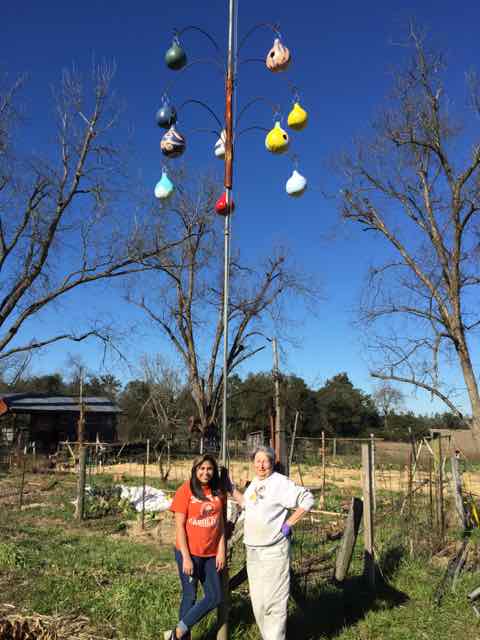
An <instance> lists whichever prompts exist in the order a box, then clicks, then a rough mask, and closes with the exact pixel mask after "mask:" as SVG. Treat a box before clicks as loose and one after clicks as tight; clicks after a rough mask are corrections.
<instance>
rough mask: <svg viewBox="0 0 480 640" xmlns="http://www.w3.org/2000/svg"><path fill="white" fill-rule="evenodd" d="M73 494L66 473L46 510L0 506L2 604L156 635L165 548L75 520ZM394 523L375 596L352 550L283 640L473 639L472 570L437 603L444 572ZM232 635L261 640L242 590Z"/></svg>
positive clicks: (111, 522)
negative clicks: (405, 544)
mask: <svg viewBox="0 0 480 640" xmlns="http://www.w3.org/2000/svg"><path fill="white" fill-rule="evenodd" d="M74 492H75V488H74V483H73V482H72V478H69V477H68V476H67V477H66V478H65V479H63V480H62V481H61V482H60V483H59V485H58V486H56V487H55V488H53V489H52V490H51V491H49V492H48V500H47V499H45V500H43V501H44V502H47V506H44V507H38V508H34V509H26V510H23V511H19V510H18V509H16V508H8V509H7V508H4V507H1V508H0V594H1V596H0V603H6V602H10V603H13V604H15V605H16V606H18V607H19V608H20V609H22V610H23V611H25V612H26V613H31V612H37V613H40V614H81V615H86V616H88V618H89V619H90V620H91V623H92V626H93V627H94V628H95V629H96V630H98V633H99V634H102V635H105V636H111V637H117V638H135V639H138V640H158V638H159V636H160V632H161V631H162V630H164V629H167V628H169V627H170V626H171V625H173V624H174V623H175V622H176V612H177V608H178V603H179V586H178V578H177V574H176V567H175V565H174V563H173V559H172V552H171V549H170V548H168V547H160V546H159V545H157V544H154V543H153V542H152V541H150V542H149V543H147V542H146V541H145V540H142V541H133V540H131V539H129V538H128V537H127V536H122V535H120V534H119V533H118V531H119V524H120V523H121V522H122V521H123V519H124V515H123V514H121V513H112V514H109V515H108V516H107V517H105V518H97V519H90V520H87V521H86V522H84V523H82V524H79V523H77V522H76V521H75V520H74V518H73V505H72V504H71V501H72V498H73V496H74ZM344 498H345V495H344V494H343V493H342V491H337V492H333V491H332V492H331V493H330V494H329V495H328V499H329V506H331V507H332V508H334V507H338V505H339V503H340V502H341V501H342V500H343V499H344ZM393 524H394V523H393V522H389V526H391V527H392V529H391V531H390V532H388V533H389V535H385V536H384V538H381V537H379V540H378V543H379V545H380V546H381V548H380V552H381V569H382V573H383V576H384V578H385V579H380V576H379V587H378V590H377V592H376V593H374V594H373V593H372V592H371V591H370V590H369V589H368V588H367V587H366V585H365V583H364V582H363V580H362V579H361V578H360V577H359V574H360V571H361V553H360V552H359V553H357V554H356V555H355V558H354V563H353V566H352V568H351V574H352V576H353V577H351V578H349V579H348V580H347V581H346V583H345V584H344V585H343V587H342V588H340V587H338V586H335V585H333V584H331V583H328V582H326V581H322V582H320V583H318V584H314V585H312V586H311V587H310V588H309V589H308V591H307V593H306V595H304V598H303V599H302V600H301V601H297V602H295V601H293V599H292V600H291V602H290V610H289V627H288V629H289V631H288V637H289V638H302V639H312V640H313V639H318V640H321V639H324V640H326V639H332V638H335V639H338V640H377V639H378V640H380V639H382V640H383V639H391V640H407V639H408V640H412V639H413V640H443V639H445V640H447V639H450V638H455V639H456V640H467V638H468V640H472V638H478V637H480V634H479V632H478V623H477V619H476V618H475V617H474V614H473V612H472V610H471V608H470V606H469V605H468V603H467V599H466V594H467V593H468V592H469V591H470V590H472V589H473V588H474V587H476V586H478V585H479V584H480V575H479V574H473V573H472V574H466V575H465V576H462V577H461V579H460V580H459V581H458V583H457V590H456V593H451V592H450V591H447V592H446V595H445V597H444V598H443V600H442V602H441V605H440V606H436V604H435V599H434V595H435V590H436V588H437V586H438V584H439V582H440V580H441V578H442V575H443V571H444V569H443V568H441V567H438V566H435V565H433V564H431V563H430V562H428V561H427V560H426V559H425V558H421V557H416V558H411V557H409V556H408V555H407V554H405V551H404V549H403V548H402V547H401V545H399V543H398V537H397V536H395V535H393V534H394V530H393ZM390 534H391V535H390ZM306 542H307V543H308V540H307V541H306ZM310 542H312V545H310V546H315V541H310ZM360 544H361V542H360ZM307 546H308V545H307ZM317 547H318V544H317ZM319 550H320V551H325V547H324V546H322V547H321V548H319ZM193 637H194V639H195V640H196V639H197V638H206V639H210V640H213V638H214V637H215V615H214V614H212V615H210V616H209V617H208V618H207V619H206V620H205V621H203V623H202V624H201V625H199V626H198V628H197V629H195V631H194V634H193ZM230 638H231V640H260V636H259V633H258V630H257V628H256V626H255V624H254V620H253V616H252V612H251V608H250V604H249V601H248V594H247V593H246V592H241V593H238V592H235V593H234V594H233V596H232V609H231V623H230Z"/></svg>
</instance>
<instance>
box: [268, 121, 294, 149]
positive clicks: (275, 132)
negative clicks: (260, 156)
mask: <svg viewBox="0 0 480 640" xmlns="http://www.w3.org/2000/svg"><path fill="white" fill-rule="evenodd" d="M289 144H290V140H289V138H288V133H287V132H286V131H285V129H282V127H281V126H280V122H275V126H274V127H273V129H271V130H270V131H269V132H268V133H267V137H266V138H265V146H266V148H267V149H268V150H269V151H271V152H272V153H285V151H287V149H288V145H289Z"/></svg>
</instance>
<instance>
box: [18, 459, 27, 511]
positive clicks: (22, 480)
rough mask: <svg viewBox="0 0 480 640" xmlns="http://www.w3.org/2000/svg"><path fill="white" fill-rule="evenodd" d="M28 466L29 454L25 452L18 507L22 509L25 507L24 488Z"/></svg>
mask: <svg viewBox="0 0 480 640" xmlns="http://www.w3.org/2000/svg"><path fill="white" fill-rule="evenodd" d="M26 466H27V455H26V454H25V453H24V454H23V460H22V477H21V480H20V495H19V500H18V508H19V509H21V508H22V507H23V489H24V487H25V468H26Z"/></svg>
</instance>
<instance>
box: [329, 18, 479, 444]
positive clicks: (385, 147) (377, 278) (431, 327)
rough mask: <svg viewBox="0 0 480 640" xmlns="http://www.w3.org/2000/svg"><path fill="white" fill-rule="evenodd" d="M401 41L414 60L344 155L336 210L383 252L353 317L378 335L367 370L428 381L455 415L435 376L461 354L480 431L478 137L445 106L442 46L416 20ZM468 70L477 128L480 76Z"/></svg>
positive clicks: (419, 384)
mask: <svg viewBox="0 0 480 640" xmlns="http://www.w3.org/2000/svg"><path fill="white" fill-rule="evenodd" d="M408 44H409V46H410V48H411V50H412V51H413V56H412V59H411V63H410V64H409V66H408V67H407V68H406V70H405V71H404V72H400V73H398V74H397V75H396V76H395V84H394V92H393V95H392V99H391V103H390V104H389V106H388V107H387V108H386V109H385V110H384V112H383V114H382V115H381V116H380V117H379V119H378V121H377V122H375V124H374V133H373V135H372V138H371V139H370V140H369V141H367V142H359V143H358V144H357V145H356V149H355V151H354V153H352V154H350V155H347V156H345V157H344V158H343V162H342V170H343V175H344V178H345V181H344V187H343V190H342V192H341V193H342V209H343V215H344V217H345V218H347V219H349V220H353V221H355V222H358V223H359V224H360V225H361V226H362V228H363V229H364V230H366V231H367V230H368V231H373V232H374V233H376V234H377V236H378V242H379V243H380V242H382V241H383V243H384V246H385V249H384V250H383V252H382V260H383V258H385V256H386V258H385V260H384V261H383V262H379V263H378V264H376V265H374V266H373V267H372V269H371V270H370V276H369V281H368V286H367V289H366V292H365V298H364V300H363V305H362V308H361V319H362V320H363V321H364V322H366V323H367V325H369V326H370V328H371V330H372V331H371V335H372V336H373V338H374V339H373V340H372V343H371V346H372V348H374V349H375V355H376V364H375V366H374V368H373V371H372V375H373V376H375V377H377V378H380V379H382V380H392V381H397V382H402V383H406V384H409V385H413V386H414V387H416V388H420V389H424V390H426V391H428V392H430V393H431V394H432V395H433V396H436V397H438V398H440V399H441V400H442V401H443V402H444V403H445V404H446V405H447V406H448V407H449V408H450V410H452V411H453V412H455V413H456V414H457V415H461V413H460V410H459V408H458V403H457V401H456V398H455V395H454V393H453V390H452V389H448V387H447V386H446V384H445V379H442V375H441V369H442V367H445V366H448V365H451V364H453V363H456V364H458V365H459V368H460V370H461V374H462V375H463V381H464V383H465V387H466V390H467V392H468V397H469V400H470V405H471V411H472V429H473V432H474V433H475V434H477V435H480V395H479V390H478V381H477V375H476V371H475V369H474V365H473V362H472V356H471V344H472V340H473V333H474V332H475V331H476V330H477V329H478V327H479V325H480V316H479V307H478V303H477V301H476V298H477V297H478V285H479V284H480V270H479V249H478V237H479V236H478V233H479V224H478V222H479V215H478V214H479V210H480V145H479V144H478V142H477V141H473V142H470V140H469V136H470V134H471V131H470V130H469V129H468V128H467V127H462V126H460V124H459V123H458V122H457V121H456V120H455V118H454V116H453V114H452V102H451V101H449V100H448V98H447V95H446V92H445V89H444V77H445V74H444V71H445V68H446V66H445V61H444V58H443V56H442V55H441V54H438V53H435V52H432V51H430V50H429V49H428V48H427V46H426V44H425V39H424V37H423V36H422V35H421V34H419V31H418V30H417V29H416V28H415V27H413V26H412V27H411V28H410V32H409V38H408ZM467 79H468V82H467V88H468V93H469V111H470V114H471V115H472V116H473V118H474V119H475V129H474V131H475V132H476V130H477V128H478V116H479V114H480V91H479V85H478V83H477V82H476V80H475V78H474V77H473V76H469V77H468V78H467ZM477 137H478V136H477ZM442 371H443V369H442Z"/></svg>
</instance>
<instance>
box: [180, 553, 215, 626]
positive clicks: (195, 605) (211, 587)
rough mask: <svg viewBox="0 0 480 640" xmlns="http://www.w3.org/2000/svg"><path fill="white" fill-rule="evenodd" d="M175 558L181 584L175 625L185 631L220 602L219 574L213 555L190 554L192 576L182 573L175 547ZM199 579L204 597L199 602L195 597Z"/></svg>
mask: <svg viewBox="0 0 480 640" xmlns="http://www.w3.org/2000/svg"><path fill="white" fill-rule="evenodd" d="M175 560H176V561H177V566H178V573H179V575H180V582H181V585H182V602H181V603H180V613H179V617H180V622H179V624H178V625H177V626H179V627H180V629H182V631H186V630H187V629H191V628H192V627H193V625H194V624H196V623H197V622H199V621H200V620H201V619H202V618H203V617H204V616H206V615H207V613H209V612H210V611H212V609H216V608H217V607H218V606H219V605H220V603H221V602H222V585H221V581H220V574H219V573H218V571H217V567H216V565H215V556H213V557H211V558H201V557H200V556H192V562H193V576H186V575H185V574H184V573H183V559H182V554H181V553H180V551H179V550H178V549H175ZM199 581H200V583H201V585H202V587H203V591H204V597H203V599H202V600H200V601H199V602H196V599H197V587H198V582H199Z"/></svg>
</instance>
